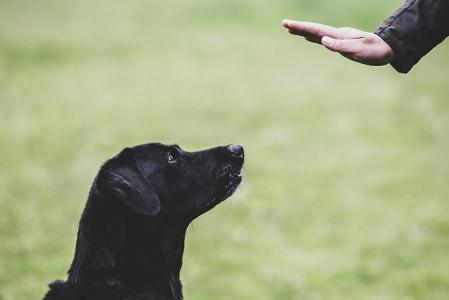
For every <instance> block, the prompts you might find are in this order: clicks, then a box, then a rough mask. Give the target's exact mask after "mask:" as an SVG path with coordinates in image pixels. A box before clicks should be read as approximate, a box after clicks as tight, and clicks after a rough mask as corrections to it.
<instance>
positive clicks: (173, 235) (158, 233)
mask: <svg viewBox="0 0 449 300" xmlns="http://www.w3.org/2000/svg"><path fill="white" fill-rule="evenodd" d="M96 197H101V196H98V195H96ZM92 198H93V196H92V194H91V196H90V197H89V199H88V202H87V204H86V205H87V206H89V209H87V208H86V209H85V211H84V213H83V216H82V220H81V222H80V228H79V231H78V240H77V247H76V251H75V257H74V260H73V263H72V266H71V268H70V270H69V278H68V282H69V283H75V284H87V285H96V286H102V289H112V290H113V289H120V290H124V289H125V290H127V291H129V293H130V294H133V295H134V296H136V295H138V296H140V295H141V296H142V299H147V298H148V295H150V296H151V299H158V300H159V299H161V300H162V299H163V300H180V299H182V298H183V296H182V285H181V281H180V271H181V266H182V257H183V253H184V239H185V233H186V230H187V227H188V223H182V222H179V223H174V222H172V223H170V224H164V225H158V226H157V228H149V229H147V230H142V228H138V227H139V226H141V223H140V222H139V220H138V219H139V217H138V216H133V215H126V214H123V212H121V213H120V214H114V213H113V211H112V214H110V213H111V210H109V208H108V209H107V210H106V212H105V207H104V206H103V205H102V204H104V203H105V199H92ZM87 212H89V213H87ZM143 233H144V234H143ZM81 245H87V247H82V248H81Z"/></svg>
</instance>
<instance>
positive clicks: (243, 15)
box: [0, 0, 449, 300]
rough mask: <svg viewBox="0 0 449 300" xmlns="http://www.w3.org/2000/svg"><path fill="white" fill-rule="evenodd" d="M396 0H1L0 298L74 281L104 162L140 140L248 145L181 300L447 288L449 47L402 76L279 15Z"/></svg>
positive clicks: (352, 11)
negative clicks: (296, 30) (295, 29)
mask: <svg viewBox="0 0 449 300" xmlns="http://www.w3.org/2000/svg"><path fill="white" fill-rule="evenodd" d="M399 5H400V1H399V0H398V1H387V0H380V1H363V2H360V1H356V0H341V1H330V0H313V1H312V0H279V1H266V0H257V1H256V0H246V1H241V0H240V1H237V0H228V1H205V0H191V1H139V0H130V1H115V2H114V1H105V0H91V1H86V0H82V1H61V0H42V1H24V0H0V105H1V106H0V107H1V108H0V140H1V147H0V299H1V300H29V299H41V297H42V295H43V294H44V292H45V291H46V285H47V283H48V282H50V281H52V280H54V279H56V278H65V272H66V270H67V268H68V266H69V264H70V262H71V259H72V255H73V248H74V243H75V236H76V230H77V221H78V218H79V216H80V213H81V210H82V208H83V205H84V201H85V198H86V195H87V191H88V189H89V187H90V183H91V181H92V179H93V177H94V176H95V174H96V172H97V170H98V167H99V166H100V164H101V163H102V162H103V161H104V160H105V159H107V158H108V157H111V156H113V155H114V154H115V153H117V152H118V151H119V150H120V149H121V148H123V147H125V146H128V145H134V144H139V143H144V142H148V141H162V142H166V143H171V142H176V143H179V144H180V145H182V146H183V147H184V148H186V149H190V150H196V149H202V148H206V147H212V146H215V145H222V144H228V143H241V144H243V145H244V146H245V149H246V153H247V163H246V169H245V174H244V175H245V180H246V181H245V184H244V186H243V187H242V188H241V189H240V191H239V192H238V193H237V194H236V195H235V196H234V197H233V198H232V199H230V201H229V202H227V203H225V204H224V205H221V206H220V207H218V208H217V209H215V210H214V211H213V212H211V213H209V214H208V215H206V216H203V217H202V218H200V219H199V220H197V221H195V222H194V224H193V226H192V227H191V229H190V230H189V232H188V236H187V246H186V247H187V248H186V253H185V258H184V268H183V272H182V277H183V282H184V290H185V298H186V299H195V300H201V299H204V300H206V299H207V300H208V299H216V300H221V299H223V300H229V299H257V300H265V299H267V300H268V299H311V300H315V299H317V300H318V299H326V300H334V299H335V300H337V299H345V300H346V299H357V300H362V299H373V300H374V299H375V300H378V299H385V300H388V299H391V300H393V299H394V300H405V299H427V300H437V299H438V300H440V299H441V300H443V299H448V295H449V255H448V248H449V217H448V216H449V201H448V200H449V199H448V194H449V184H448V183H449V180H448V178H449V160H448V158H449V99H448V98H449V97H448V96H449V77H448V64H449V63H448V62H449V51H448V50H449V45H448V44H447V43H446V44H444V45H441V46H440V47H438V49H436V50H435V51H434V52H432V53H431V55H429V56H428V57H426V58H425V59H423V61H422V62H421V63H420V64H419V65H418V66H417V67H415V69H414V70H413V71H412V72H411V73H410V74H408V75H406V76H402V75H399V74H397V73H395V72H394V71H393V70H392V69H391V67H384V68H369V67H366V66H362V65H357V64H355V63H352V62H350V61H347V60H344V59H343V58H340V57H338V56H337V55H335V54H333V53H328V52H326V51H325V50H324V49H321V48H320V47H318V46H316V45H310V44H306V43H305V42H303V41H302V40H301V39H299V38H294V37H292V36H289V35H288V34H287V33H286V32H285V30H283V28H281V26H280V21H281V20H282V18H292V19H305V20H312V21H318V22H325V23H328V24H331V25H334V26H348V25H349V26H353V27H358V28H361V29H364V30H373V29H374V28H375V27H376V26H377V25H378V24H379V23H380V22H381V21H382V19H383V18H384V17H386V16H387V15H388V14H389V13H390V12H391V11H392V10H393V9H394V8H395V7H397V6H399Z"/></svg>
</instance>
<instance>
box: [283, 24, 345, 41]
mask: <svg viewBox="0 0 449 300" xmlns="http://www.w3.org/2000/svg"><path fill="white" fill-rule="evenodd" d="M282 25H283V26H284V27H285V28H287V29H289V32H290V33H291V34H295V35H300V36H314V37H317V38H321V37H323V36H329V37H333V38H340V37H341V35H342V32H341V30H339V29H338V28H335V27H332V26H328V25H323V24H318V23H311V22H302V21H293V20H283V21H282Z"/></svg>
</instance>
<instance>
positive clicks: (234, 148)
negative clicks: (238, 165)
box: [228, 144, 243, 157]
mask: <svg viewBox="0 0 449 300" xmlns="http://www.w3.org/2000/svg"><path fill="white" fill-rule="evenodd" d="M228 150H229V151H230V152H231V153H232V155H234V156H237V157H243V147H242V145H237V144H231V145H229V146H228Z"/></svg>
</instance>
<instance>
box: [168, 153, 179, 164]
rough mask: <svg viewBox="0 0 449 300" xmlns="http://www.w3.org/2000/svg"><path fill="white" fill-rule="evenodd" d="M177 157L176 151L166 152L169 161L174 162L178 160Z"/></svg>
mask: <svg viewBox="0 0 449 300" xmlns="http://www.w3.org/2000/svg"><path fill="white" fill-rule="evenodd" d="M178 157H179V155H178V153H175V152H168V153H167V161H168V162H169V163H174V162H176V161H177V160H178Z"/></svg>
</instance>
